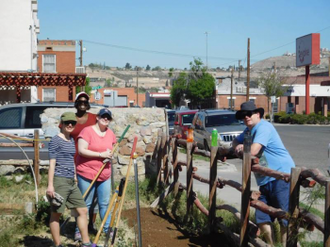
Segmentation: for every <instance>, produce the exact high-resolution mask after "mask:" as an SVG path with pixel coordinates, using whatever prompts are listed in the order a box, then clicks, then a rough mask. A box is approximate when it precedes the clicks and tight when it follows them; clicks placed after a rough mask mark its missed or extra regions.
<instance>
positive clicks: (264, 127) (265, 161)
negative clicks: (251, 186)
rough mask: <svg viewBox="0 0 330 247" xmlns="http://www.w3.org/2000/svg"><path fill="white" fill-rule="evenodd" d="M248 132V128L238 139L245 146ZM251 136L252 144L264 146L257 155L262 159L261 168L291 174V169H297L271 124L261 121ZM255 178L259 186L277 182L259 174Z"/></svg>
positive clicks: (260, 160) (260, 161) (253, 129)
mask: <svg viewBox="0 0 330 247" xmlns="http://www.w3.org/2000/svg"><path fill="white" fill-rule="evenodd" d="M247 131H248V128H246V129H245V130H244V132H243V133H242V134H240V135H239V136H238V137H237V140H238V142H239V143H242V144H243V141H244V134H245V133H246V132H247ZM251 136H252V143H259V144H261V145H262V149H261V150H260V153H259V154H258V155H257V156H258V157H260V158H259V164H260V165H261V166H264V167H268V168H270V169H272V170H275V171H278V172H285V173H291V168H292V167H295V164H294V161H293V159H292V157H291V156H290V154H289V152H288V150H286V148H285V147H284V145H283V142H282V140H281V138H280V136H279V135H278V133H277V131H276V129H275V128H274V126H273V125H272V124H271V123H269V122H267V121H265V120H264V119H261V120H260V122H259V123H258V124H257V125H255V126H254V127H253V128H252V130H251ZM260 154H261V156H260ZM255 177H256V179H257V184H258V185H259V186H262V185H265V184H267V183H268V182H270V181H273V180H275V178H272V177H267V176H263V175H261V174H258V173H255Z"/></svg>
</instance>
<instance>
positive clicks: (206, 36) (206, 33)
mask: <svg viewBox="0 0 330 247" xmlns="http://www.w3.org/2000/svg"><path fill="white" fill-rule="evenodd" d="M204 34H205V43H206V70H207V69H208V34H209V33H208V32H207V31H206V32H205V33H204Z"/></svg>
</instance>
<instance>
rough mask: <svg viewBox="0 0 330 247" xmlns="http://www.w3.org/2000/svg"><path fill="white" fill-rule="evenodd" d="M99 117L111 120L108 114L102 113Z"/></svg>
mask: <svg viewBox="0 0 330 247" xmlns="http://www.w3.org/2000/svg"><path fill="white" fill-rule="evenodd" d="M101 118H103V119H107V120H111V117H110V116H109V115H108V114H103V115H102V116H101Z"/></svg>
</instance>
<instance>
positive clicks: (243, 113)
mask: <svg viewBox="0 0 330 247" xmlns="http://www.w3.org/2000/svg"><path fill="white" fill-rule="evenodd" d="M263 115H264V109H263V108H256V106H255V104H254V103H253V102H252V101H247V102H244V103H243V104H241V110H239V111H237V112H236V118H237V119H239V120H243V121H244V124H245V125H246V126H247V128H246V129H245V130H244V132H243V133H242V134H241V135H239V136H238V137H237V138H236V139H235V140H234V141H233V148H234V150H235V152H236V153H237V154H239V155H241V154H242V152H243V141H244V135H245V133H246V132H247V131H250V132H251V136H252V145H251V155H252V156H257V157H258V158H259V164H260V165H262V166H265V167H268V168H270V169H272V170H275V171H279V172H285V173H291V168H292V167H295V164H294V162H293V160H292V158H291V156H290V154H289V152H288V151H287V150H286V148H285V147H284V145H283V143H282V140H281V138H280V136H279V135H278V133H277V131H276V129H275V128H274V126H273V125H272V124H271V123H269V122H267V121H265V120H264V119H262V117H263ZM255 177H256V180H257V184H258V186H260V188H259V190H260V192H261V195H260V197H259V200H260V201H263V202H264V203H266V204H267V205H269V206H272V207H275V208H281V209H282V210H284V211H286V212H288V210H289V200H288V197H289V193H290V184H289V183H286V182H285V181H283V180H276V179H275V178H273V177H268V176H264V175H261V174H258V173H255ZM273 221H274V219H273V218H272V217H271V216H269V215H268V214H266V213H263V212H261V211H260V210H258V209H256V223H257V224H258V226H259V228H260V230H261V232H262V233H264V234H265V238H266V241H267V243H269V244H271V245H273V240H272V239H273V238H272V230H271V224H270V223H271V222H273ZM278 221H279V223H280V226H281V242H282V244H283V246H285V245H286V232H287V226H288V221H287V220H283V219H278Z"/></svg>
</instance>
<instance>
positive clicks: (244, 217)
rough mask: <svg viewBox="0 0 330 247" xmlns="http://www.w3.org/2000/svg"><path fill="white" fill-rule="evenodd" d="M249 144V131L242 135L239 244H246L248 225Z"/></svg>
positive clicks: (249, 193)
mask: <svg viewBox="0 0 330 247" xmlns="http://www.w3.org/2000/svg"><path fill="white" fill-rule="evenodd" d="M251 144H252V137H251V133H250V131H248V132H247V133H246V134H245V136H244V153H243V167H242V194H241V195H242V197H241V234H240V246H241V247H243V246H248V239H249V236H248V226H249V216H250V195H251Z"/></svg>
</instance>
